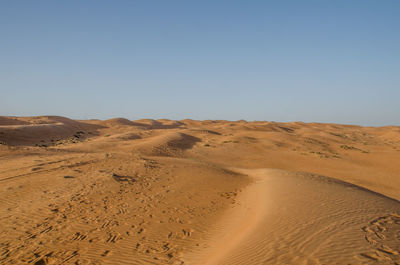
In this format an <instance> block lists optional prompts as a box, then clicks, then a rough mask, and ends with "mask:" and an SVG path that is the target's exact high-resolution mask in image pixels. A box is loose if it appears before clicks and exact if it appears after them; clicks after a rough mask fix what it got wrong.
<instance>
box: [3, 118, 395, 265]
mask: <svg viewBox="0 0 400 265" xmlns="http://www.w3.org/2000/svg"><path fill="white" fill-rule="evenodd" d="M0 143H1V144H0V184H1V185H0V264H37V265H40V264H398V263H400V254H399V253H400V243H399V242H400V238H399V235H400V203H399V201H398V200H400V192H399V191H400V178H399V174H400V163H399V162H398V161H400V128H399V127H395V126H388V127H376V128H375V127H361V126H350V125H340V124H318V123H302V122H294V123H278V122H264V121H257V122H246V121H236V122H232V121H211V120H208V121H195V120H182V121H171V120H164V119H162V120H136V121H130V120H127V119H123V118H117V119H111V120H106V121H100V120H88V121H75V120H71V119H68V118H64V117H57V116H43V117H0Z"/></svg>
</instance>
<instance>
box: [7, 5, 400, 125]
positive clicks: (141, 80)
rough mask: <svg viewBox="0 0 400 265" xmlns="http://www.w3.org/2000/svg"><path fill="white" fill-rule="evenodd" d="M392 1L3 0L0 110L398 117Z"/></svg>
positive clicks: (398, 48) (342, 119)
mask: <svg viewBox="0 0 400 265" xmlns="http://www.w3.org/2000/svg"><path fill="white" fill-rule="evenodd" d="M399 14H400V1H397V0H393V1H386V0H374V1H370V0H359V1H349V0H343V1H340V0H331V1H329V0H313V1H311V0H309V1H306V0H304V1H300V0H296V1H286V0H279V1H278V0H276V1H244V0H243V1H217V0H214V1H187V0H182V1H144V0H143V1H88V0H86V1H53V0H52V1H41V0H38V1H1V2H0V93H1V94H0V115H46V114H52V115H62V116H67V117H71V118H99V119H106V118H111V117H126V118H129V119H139V118H170V119H183V118H193V119H229V120H238V119H246V120H273V121H298V120H301V121H306V122H310V121H317V122H336V123H353V124H362V125H387V124H393V125H400V15H399Z"/></svg>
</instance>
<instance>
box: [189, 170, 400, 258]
mask: <svg viewBox="0 0 400 265" xmlns="http://www.w3.org/2000/svg"><path fill="white" fill-rule="evenodd" d="M242 172H244V173H247V174H249V175H250V176H253V177H254V178H255V179H256V182H255V183H254V184H253V185H251V186H249V187H248V188H247V190H245V191H244V192H243V193H242V194H241V196H240V197H239V198H238V204H239V206H237V207H236V208H233V209H231V210H230V211H229V212H228V213H227V215H226V216H225V218H224V219H223V220H221V222H220V223H219V225H218V226H216V228H215V230H214V231H213V235H211V234H210V238H209V240H208V241H207V242H205V243H204V244H203V245H202V249H197V251H195V252H192V253H190V254H188V256H187V258H186V261H187V263H188V264H378V263H379V264H397V263H396V262H400V256H399V254H400V253H399V249H400V215H398V214H397V213H398V212H399V211H400V203H399V202H398V201H395V200H393V199H390V198H387V197H385V196H382V195H380V194H376V193H374V192H371V191H369V190H365V189H363V188H360V187H357V186H354V185H352V184H348V183H345V182H341V181H337V180H334V179H330V178H327V177H321V176H316V175H310V174H306V173H292V172H288V171H282V170H268V169H260V170H242Z"/></svg>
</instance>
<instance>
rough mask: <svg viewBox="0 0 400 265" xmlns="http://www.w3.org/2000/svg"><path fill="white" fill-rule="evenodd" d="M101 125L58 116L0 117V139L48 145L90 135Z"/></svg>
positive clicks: (13, 142)
mask: <svg viewBox="0 0 400 265" xmlns="http://www.w3.org/2000/svg"><path fill="white" fill-rule="evenodd" d="M98 128H100V126H96V125H91V124H86V123H84V122H78V121H74V120H71V119H68V118H64V117H58V116H43V117H23V118H8V117H0V141H1V142H2V143H3V144H7V145H36V146H43V147H46V146H48V145H54V144H56V143H61V142H63V141H65V140H69V141H78V140H79V139H80V140H82V139H83V138H86V137H90V136H91V134H94V133H95V132H96V130H97V129H98Z"/></svg>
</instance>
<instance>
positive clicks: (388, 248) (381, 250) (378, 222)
mask: <svg viewBox="0 0 400 265" xmlns="http://www.w3.org/2000/svg"><path fill="white" fill-rule="evenodd" d="M362 230H363V231H364V233H365V240H366V241H367V242H368V243H369V244H370V245H371V247H372V251H371V252H367V253H361V256H363V257H365V258H368V259H371V260H375V261H379V262H385V263H392V264H397V263H398V262H400V249H399V244H398V242H399V241H400V215H399V214H390V215H386V216H381V217H378V218H376V219H374V220H372V221H371V222H370V223H369V224H368V225H366V226H364V227H363V228H362Z"/></svg>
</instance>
